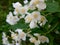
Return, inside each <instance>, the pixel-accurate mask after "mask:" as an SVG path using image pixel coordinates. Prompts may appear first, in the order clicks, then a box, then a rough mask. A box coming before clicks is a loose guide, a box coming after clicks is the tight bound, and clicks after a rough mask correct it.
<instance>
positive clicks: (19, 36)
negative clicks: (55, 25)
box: [2, 29, 49, 45]
mask: <svg viewBox="0 0 60 45" xmlns="http://www.w3.org/2000/svg"><path fill="white" fill-rule="evenodd" d="M10 32H11V37H10V38H12V43H9V41H8V38H9V36H6V34H5V33H4V32H3V36H2V41H3V44H4V45H20V44H21V41H22V40H23V41H26V38H27V37H30V39H29V41H30V42H31V43H34V44H35V45H39V44H40V43H45V42H47V43H49V39H48V38H47V37H46V36H42V35H40V34H38V33H34V36H36V37H37V39H36V38H35V37H34V36H33V35H31V34H29V33H25V32H23V30H22V29H16V30H15V32H17V33H15V32H13V31H11V30H10Z"/></svg>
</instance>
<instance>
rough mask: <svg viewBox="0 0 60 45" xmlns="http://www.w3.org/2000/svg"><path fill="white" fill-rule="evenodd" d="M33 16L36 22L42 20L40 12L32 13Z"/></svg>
mask: <svg viewBox="0 0 60 45" xmlns="http://www.w3.org/2000/svg"><path fill="white" fill-rule="evenodd" d="M32 16H33V18H34V19H33V20H35V21H38V20H40V16H41V15H40V12H38V11H34V12H32Z"/></svg>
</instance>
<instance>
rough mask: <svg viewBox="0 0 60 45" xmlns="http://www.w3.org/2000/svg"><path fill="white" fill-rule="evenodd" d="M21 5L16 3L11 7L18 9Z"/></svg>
mask: <svg viewBox="0 0 60 45" xmlns="http://www.w3.org/2000/svg"><path fill="white" fill-rule="evenodd" d="M21 6H22V5H21V3H19V2H16V3H13V7H14V8H19V7H21Z"/></svg>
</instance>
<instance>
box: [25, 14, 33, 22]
mask: <svg viewBox="0 0 60 45" xmlns="http://www.w3.org/2000/svg"><path fill="white" fill-rule="evenodd" d="M32 20H33V16H32V15H31V14H29V15H27V16H26V17H25V23H30V22H31V21H32Z"/></svg>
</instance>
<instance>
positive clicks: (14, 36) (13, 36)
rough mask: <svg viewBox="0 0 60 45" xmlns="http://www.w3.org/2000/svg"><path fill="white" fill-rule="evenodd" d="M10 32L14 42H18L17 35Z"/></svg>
mask: <svg viewBox="0 0 60 45" xmlns="http://www.w3.org/2000/svg"><path fill="white" fill-rule="evenodd" d="M10 32H11V37H12V39H13V40H15V41H18V40H19V39H18V34H16V33H14V32H13V31H10Z"/></svg>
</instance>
